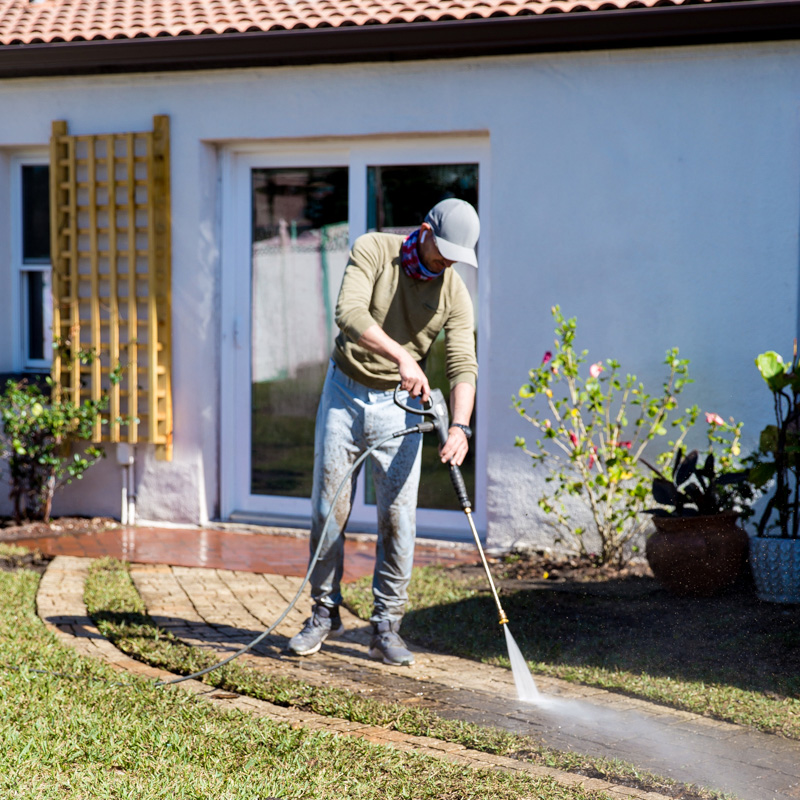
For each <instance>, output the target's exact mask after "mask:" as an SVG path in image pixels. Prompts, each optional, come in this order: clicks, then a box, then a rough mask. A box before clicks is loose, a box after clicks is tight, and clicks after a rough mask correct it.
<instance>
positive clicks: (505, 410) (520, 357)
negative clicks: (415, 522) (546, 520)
mask: <svg viewBox="0 0 800 800" xmlns="http://www.w3.org/2000/svg"><path fill="white" fill-rule="evenodd" d="M799 78H800V48H799V47H798V46H797V45H795V44H792V43H780V44H775V45H771V44H770V45H731V46H719V47H703V48H684V49H676V50H638V51H621V52H613V53H605V52H598V53H585V54H580V53H579V54H555V55H541V56H519V57H512V58H493V59H483V60H477V61H467V60H465V61H442V62H426V63H413V64H387V65H374V64H373V65H367V66H358V65H355V66H347V65H345V66H332V67H313V68H311V67H310V68H296V69H270V70H249V71H245V72H239V73H236V72H214V73H187V74H181V75H167V76H153V75H147V76H135V77H130V76H109V77H91V78H86V79H80V78H64V79H47V80H44V79H41V80H40V79H33V80H14V81H3V82H0V109H2V112H1V113H0V148H2V147H3V146H4V145H10V144H14V145H16V146H22V145H29V144H45V143H46V142H47V140H48V136H49V130H50V121H51V120H53V119H66V120H68V121H69V125H70V130H71V131H72V132H74V133H103V132H111V131H124V130H143V129H146V128H147V127H149V125H150V122H151V118H152V115H153V114H162V113H163V114H169V116H170V120H171V125H172V178H173V187H172V188H173V194H172V219H173V281H174V283H173V286H174V288H173V303H174V309H173V319H174V378H173V379H174V392H175V394H174V403H175V409H174V411H175V413H174V416H175V451H174V461H173V462H172V463H171V464H166V463H157V462H155V461H153V460H152V458H151V457H149V456H148V457H146V458H145V459H144V463H143V464H142V465H141V469H140V475H141V476H142V478H141V480H142V482H141V485H140V488H139V496H140V502H141V511H142V513H143V514H146V516H148V517H149V518H151V519H166V520H172V521H176V522H179V521H188V522H202V521H204V520H205V519H206V518H207V517H208V516H212V517H213V516H214V515H215V514H216V509H217V503H218V489H219V465H218V455H217V454H218V447H219V442H218V427H219V374H220V358H221V356H220V344H219V343H220V336H221V332H220V330H219V274H218V273H219V263H220V259H219V252H220V247H221V246H222V243H221V242H220V241H219V234H218V231H219V227H218V216H219V214H218V197H219V196H218V186H219V183H218V178H219V174H218V167H217V158H216V156H217V152H218V145H221V144H223V143H225V142H230V141H233V140H245V139H250V140H262V139H267V138H289V139H291V138H294V137H309V136H322V137H330V136H344V137H348V136H369V135H381V134H401V135H404V134H408V133H436V132H458V131H487V132H488V133H489V137H490V142H491V167H490V171H491V174H490V176H489V179H490V192H491V194H490V203H489V208H488V211H487V212H486V213H487V214H488V215H490V219H488V220H485V221H486V222H487V223H488V224H490V226H491V231H492V235H491V243H492V250H491V252H490V253H488V254H487V253H484V254H483V263H482V266H481V269H482V270H486V273H485V275H486V276H488V277H484V279H483V280H484V283H483V284H482V287H481V302H482V303H483V304H486V307H485V308H484V309H482V312H483V313H482V322H483V323H484V324H485V326H486V328H487V329H488V332H489V340H490V342H491V345H490V352H485V351H484V352H481V353H480V356H481V361H482V365H481V375H480V382H481V393H482V396H483V400H484V401H485V402H484V405H483V407H482V409H481V415H482V420H483V425H484V426H485V431H484V432H485V434H486V436H485V437H484V443H483V444H484V446H485V447H487V448H488V470H489V483H488V487H487V488H488V501H487V509H488V536H489V542H490V544H492V545H496V546H507V545H509V544H511V543H512V542H513V541H517V540H520V539H524V540H527V541H542V542H544V534H543V531H544V528H543V527H542V526H541V525H540V524H539V522H538V521H537V519H538V518H537V512H536V503H535V498H536V496H537V495H538V481H537V480H536V479H535V475H534V473H533V471H532V470H531V468H530V466H529V464H528V463H527V462H526V459H525V458H524V457H523V456H522V455H521V454H520V453H519V451H516V450H515V449H514V447H513V442H514V436H515V435H516V434H520V435H525V434H526V433H527V432H526V431H525V429H524V427H523V423H522V422H521V420H519V418H518V417H517V415H516V414H515V412H514V411H513V410H512V409H511V395H512V394H513V393H514V392H516V390H517V389H518V387H519V386H520V384H521V383H522V382H523V381H524V379H525V377H526V374H527V369H528V368H529V367H530V366H533V365H534V364H537V363H538V362H539V361H540V359H541V356H542V353H543V352H544V351H545V350H546V349H548V347H549V346H550V344H551V341H552V338H553V337H552V333H553V331H552V323H551V319H550V313H549V309H550V306H551V305H552V304H554V303H560V304H561V306H562V308H563V309H564V312H565V313H566V314H567V315H569V316H572V315H576V316H577V317H578V322H579V337H580V342H579V343H580V344H582V345H583V346H586V347H587V348H589V350H590V355H591V357H592V359H593V360H597V359H600V358H606V357H609V356H613V357H615V358H617V359H618V360H620V361H621V362H622V363H623V367H624V368H625V369H627V370H629V371H632V372H635V373H637V374H638V375H639V376H640V377H641V378H642V379H644V380H645V381H646V382H647V383H648V384H652V383H655V384H656V385H657V384H658V383H660V376H661V369H660V362H661V360H662V358H663V354H664V351H665V349H666V348H667V347H671V346H678V347H680V349H681V353H682V354H683V355H685V356H687V357H689V358H690V359H691V361H692V372H693V375H694V377H695V379H696V381H697V382H696V384H695V385H694V386H693V387H692V389H691V392H690V393H687V400H691V401H697V402H699V403H700V404H701V405H703V406H704V407H705V408H708V409H710V410H715V411H718V412H719V413H721V414H723V415H724V416H729V415H733V416H736V417H739V418H742V419H744V420H745V423H746V428H745V431H746V443H750V444H752V443H753V441H754V439H755V436H756V433H757V431H758V430H759V429H760V426H761V425H762V423H763V422H764V421H765V420H766V418H767V416H768V414H769V403H768V398H767V396H766V394H765V392H764V390H762V388H761V385H760V378H759V377H758V375H757V373H756V372H755V368H754V366H753V358H754V356H755V355H756V354H757V353H758V352H760V351H762V350H765V349H769V348H773V349H779V350H782V351H784V352H788V350H789V348H790V346H791V342H792V338H793V337H794V336H795V335H796V331H797V301H798V282H797V272H798V220H800V209H798V199H800V158H799V156H800V116H799V115H798V99H799V97H798V96H799V95H800V89H798V87H800V80H798V79H799ZM1 166H2V163H1V162H0V167H1ZM0 174H2V173H0ZM2 208H3V206H2V203H0V210H2ZM3 224H4V223H3V222H2V221H0V230H1V229H2V225H3ZM2 275H4V273H3V272H2V265H1V264H0V276H2ZM3 347H4V342H3V341H2V340H0V363H2V362H4V360H5V359H6V354H5V353H3V352H2V349H3ZM111 463H113V459H112V460H111ZM106 472H107V473H110V470H109V471H106ZM113 480H114V481H116V477H115V478H114V479H113ZM111 482H112V479H111V478H110V477H109V474H106V475H104V476H101V475H91V474H90V475H88V476H87V478H86V479H85V480H84V482H83V484H82V485H81V486H80V487H79V490H78V491H76V492H72V494H71V496H70V495H69V494H68V495H65V496H64V498H63V499H62V500H61V501H59V504H58V505H57V509H56V510H57V511H58V510H59V509H61V508H64V509H65V508H67V507H69V508H70V509H72V508H80V509H82V510H83V511H84V513H112V514H117V513H118V510H117V506H118V495H117V494H116V493H115V492H113V491H112V490H111V488H109V487H110V486H111ZM101 484H102V490H99V489H100V486H101ZM0 508H2V507H1V506H0Z"/></svg>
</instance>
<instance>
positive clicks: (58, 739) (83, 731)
mask: <svg viewBox="0 0 800 800" xmlns="http://www.w3.org/2000/svg"><path fill="white" fill-rule="evenodd" d="M38 580H39V576H38V575H37V574H36V573H35V572H33V571H31V570H26V569H22V570H16V571H13V572H0V596H2V597H3V599H4V602H3V604H2V605H1V606H0V663H1V664H2V665H3V667H2V669H1V670H0V674H2V681H1V682H0V752H2V757H0V797H14V798H16V799H17V800H34V798H36V800H56V798H58V800H72V799H74V800H78V799H79V798H80V800H83V799H84V798H88V797H91V798H121V797H135V798H137V800H173V799H177V798H179V799H180V800H201V799H202V800H206V798H210V797H213V798H215V800H234V799H235V800H269V798H278V797H280V798H303V799H304V800H308V799H310V798H321V799H322V800H327V799H328V798H330V800H334V799H335V800H340V799H341V798H342V797H347V798H354V799H355V800H362V799H363V798H390V799H392V800H393V799H394V798H411V797H413V798H430V800H434V799H435V800H456V799H458V800H461V798H476V800H477V798H481V799H483V798H487V799H488V800H512V798H521V797H536V798H540V799H541V800H591V799H592V798H599V797H601V795H597V794H596V793H593V792H587V791H584V790H582V789H579V788H569V789H567V788H564V787H562V786H559V785H558V784H556V783H555V782H553V781H552V780H549V779H538V780H537V779H534V778H531V777H527V776H521V777H520V776H510V775H506V774H503V773H496V772H491V771H488V770H474V769H470V768H465V767H461V766H457V765H453V764H449V763H446V762H443V761H440V760H438V759H432V758H427V757H424V756H421V755H416V754H413V753H402V752H398V751H393V750H390V749H388V748H382V747H379V746H377V745H373V744H370V743H368V742H364V741H362V740H354V739H345V738H343V737H335V736H331V735H327V734H324V733H309V732H307V731H305V730H303V729H297V730H294V729H292V728H291V727H289V726H287V725H281V724H276V723H272V722H270V721H267V720H259V719H255V718H253V717H251V716H249V715H247V714H244V713H239V712H226V711H222V710H219V709H215V708H213V707H212V706H210V705H208V704H207V703H204V702H201V701H198V700H197V699H195V698H194V697H193V696H191V695H189V694H188V693H186V692H184V691H182V690H181V689H179V688H167V689H159V688H156V687H155V686H154V685H153V684H151V683H149V682H147V681H145V680H137V679H134V680H132V682H131V683H130V685H127V686H124V687H121V686H118V685H116V682H118V681H119V675H118V673H116V672H114V671H113V670H111V669H110V668H109V667H107V666H105V665H104V664H102V663H101V662H99V661H95V660H93V659H85V658H82V657H80V656H78V655H77V654H76V653H75V652H73V651H72V650H70V649H68V648H65V647H64V646H62V645H61V644H60V643H59V642H58V640H57V639H56V638H55V637H54V636H52V635H51V634H50V633H49V632H48V631H47V630H46V629H45V628H44V626H43V624H42V623H41V621H40V620H39V619H38V617H37V616H36V613H35V608H34V603H35V593H36V589H37V586H38ZM120 604H121V603H120ZM151 634H153V631H151ZM15 667H16V668H15ZM51 672H58V673H67V674H69V675H71V676H74V677H71V678H67V677H63V676H57V675H53V674H51Z"/></svg>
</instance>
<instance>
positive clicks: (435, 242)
mask: <svg viewBox="0 0 800 800" xmlns="http://www.w3.org/2000/svg"><path fill="white" fill-rule="evenodd" d="M479 233H480V223H479V221H478V215H477V213H476V212H475V209H474V208H473V207H472V206H471V205H470V204H469V203H467V202H465V201H463V200H457V199H454V198H451V199H448V200H443V201H442V202H440V203H438V204H437V205H435V206H434V207H433V208H432V209H431V211H430V212H429V213H428V215H427V216H426V217H425V221H424V222H423V223H422V225H421V226H420V228H419V229H418V230H416V231H414V233H412V234H411V235H410V236H409V237H408V238H405V239H404V238H403V237H402V236H398V235H396V234H389V233H367V234H365V235H364V236H360V237H359V238H358V239H357V240H356V242H355V244H354V245H353V249H352V251H351V253H350V259H349V261H348V264H347V268H346V269H345V273H344V277H343V279H342V286H341V289H340V292H339V299H338V302H337V305H336V324H337V325H338V326H339V328H340V333H339V336H338V337H337V339H336V343H335V345H334V348H333V355H332V359H331V365H330V367H329V369H328V374H327V377H326V379H325V385H324V387H323V390H322V397H321V399H320V404H319V410H318V412H317V423H316V424H317V427H316V436H315V443H314V482H313V490H312V495H311V505H312V522H311V552H312V553H313V552H315V551H316V548H317V545H318V543H319V537H320V535H321V533H322V528H323V525H324V523H325V518H326V517H327V515H328V513H329V511H330V509H331V504H332V502H333V498H334V495H335V494H336V491H337V490H338V488H339V486H340V484H341V481H342V479H343V478H344V476H345V475H346V473H347V471H348V470H349V469H350V468H351V466H352V464H353V462H354V461H355V460H356V458H357V457H358V455H359V454H360V453H362V452H363V451H364V450H365V449H366V448H367V447H369V446H371V445H373V444H375V443H376V442H379V441H380V440H381V439H383V438H385V437H386V436H388V435H389V434H391V433H394V432H395V431H399V430H403V429H404V428H406V427H409V425H413V424H415V423H416V422H417V421H418V418H417V419H415V420H413V421H410V420H407V418H406V412H405V411H403V410H402V409H401V408H399V407H398V406H397V405H396V404H395V403H394V402H393V392H394V389H395V387H396V386H397V384H398V383H399V384H400V385H401V388H402V390H403V395H402V396H403V399H406V398H407V397H408V396H409V395H410V396H411V397H421V398H422V400H423V401H426V400H427V399H428V397H429V395H430V391H431V390H430V385H429V384H428V379H427V377H426V376H425V373H424V371H423V366H422V365H424V363H425V358H426V356H427V354H428V351H429V350H430V347H431V345H432V344H433V342H434V341H435V339H436V337H437V336H438V334H439V333H440V331H442V330H444V332H445V353H446V360H447V377H448V380H449V382H450V390H451V407H452V408H451V412H452V425H451V428H450V431H449V435H448V439H447V442H446V443H445V444H444V445H443V446H442V447H441V448H440V456H441V459H442V462H444V463H449V462H452V463H454V464H456V465H459V466H460V465H461V463H462V462H463V461H464V457H465V456H466V454H467V451H468V449H469V442H468V439H469V437H470V435H471V431H470V429H469V427H468V426H469V421H470V417H471V416H472V409H473V405H474V402H475V382H476V379H477V373H478V365H477V361H476V358H475V337H474V323H473V309H472V300H471V298H470V296H469V292H468V291H467V288H466V286H465V285H464V282H463V281H462V280H461V277H460V276H459V275H458V273H456V272H455V270H452V269H450V267H452V265H453V264H455V263H456V262H459V261H460V262H465V263H467V264H471V265H472V266H475V267H477V266H478V262H477V258H476V256H475V244H476V243H477V241H478V235H479ZM421 451H422V437H421V436H419V435H410V436H404V437H400V438H397V439H390V440H389V441H388V442H386V443H385V444H384V445H382V446H381V447H379V448H378V449H376V450H375V451H374V452H373V453H372V456H371V458H372V462H373V463H372V466H373V479H374V484H375V492H376V504H377V510H378V542H377V549H376V563H375V572H374V576H373V583H372V590H373V596H374V609H373V614H372V617H371V622H372V626H373V638H372V642H371V645H370V651H369V653H370V656H371V657H373V658H380V659H382V660H383V662H384V663H386V664H399V665H411V664H413V663H414V656H413V655H412V654H411V652H410V651H409V650H408V648H407V647H406V646H405V643H404V642H403V640H402V639H401V638H400V635H399V629H400V622H401V620H402V617H403V611H404V608H405V604H406V600H407V598H408V583H409V580H410V578H411V569H412V566H413V559H414V538H415V535H416V504H417V489H418V486H419V475H420V455H421ZM354 487H355V475H354V476H353V477H352V479H351V481H350V482H349V485H347V486H346V488H345V489H344V490H343V491H342V494H341V495H340V499H339V501H338V503H337V508H336V510H335V512H334V520H333V522H331V524H330V525H329V526H328V531H327V533H326V543H325V544H324V545H323V549H322V551H321V553H320V556H319V559H318V561H317V564H316V566H315V567H314V570H313V571H312V574H311V597H312V600H313V603H314V605H313V608H312V614H311V617H310V618H309V619H307V620H306V622H305V625H304V627H303V629H302V630H301V631H300V632H299V633H298V634H296V635H295V636H294V637H292V639H291V640H290V642H289V649H290V650H291V651H293V652H294V653H296V654H297V655H311V654H312V653H316V652H317V651H318V650H319V649H320V647H321V646H322V643H323V642H324V641H325V639H326V638H328V637H331V638H333V637H336V636H339V635H341V634H342V633H343V632H344V627H343V625H342V622H341V619H340V617H339V605H340V603H341V602H342V597H341V594H340V591H339V584H340V581H341V577H342V570H343V563H344V529H345V525H346V524H347V519H348V517H349V515H350V508H351V505H352V491H353V489H354Z"/></svg>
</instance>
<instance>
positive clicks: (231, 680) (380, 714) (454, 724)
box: [85, 559, 718, 800]
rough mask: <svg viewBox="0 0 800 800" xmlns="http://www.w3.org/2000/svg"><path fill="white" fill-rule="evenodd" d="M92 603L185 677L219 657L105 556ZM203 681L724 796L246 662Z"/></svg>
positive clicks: (139, 649)
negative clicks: (145, 599) (164, 624)
mask: <svg viewBox="0 0 800 800" xmlns="http://www.w3.org/2000/svg"><path fill="white" fill-rule="evenodd" d="M85 600H86V605H87V608H88V610H89V612H90V614H91V615H92V617H93V619H94V620H95V622H96V624H97V625H98V627H99V628H100V630H101V631H102V632H103V633H104V635H105V636H107V637H108V638H109V639H110V640H111V641H112V642H113V643H114V644H115V645H116V646H117V647H118V648H119V649H120V650H122V651H123V652H125V653H128V654H129V655H131V656H134V657H136V658H139V659H140V660H143V661H145V662H147V663H149V664H153V665H155V666H159V667H163V668H165V669H168V670H170V671H172V672H175V673H177V674H184V675H186V674H189V673H191V672H195V671H197V670H199V669H202V668H203V667H205V666H209V665H211V664H213V663H214V662H215V661H216V657H215V656H214V655H213V654H211V653H209V652H207V651H203V650H198V649H197V648H194V647H190V646H187V645H185V644H183V643H182V642H180V641H179V640H177V639H175V638H174V637H173V636H172V635H171V634H170V633H169V632H167V631H164V630H159V629H158V628H157V627H156V626H155V625H154V623H153V621H152V620H151V619H150V618H149V616H148V615H147V614H146V611H145V608H144V605H143V603H142V600H141V598H140V597H139V595H138V593H137V591H136V588H135V587H134V585H133V583H132V581H131V579H130V575H129V573H128V569H127V565H125V564H123V563H121V562H119V561H115V560H113V559H103V560H100V561H97V562H95V563H94V564H93V566H92V569H91V571H90V576H89V580H88V581H87V585H86V591H85ZM203 680H205V681H206V682H207V683H209V684H211V685H214V686H217V687H219V688H222V689H227V690H230V691H235V692H238V693H242V694H247V695H249V696H251V697H257V698H259V699H263V700H267V701H269V702H272V703H276V704H279V705H283V706H288V707H294V708H301V709H304V710H307V711H313V712H315V713H317V714H321V715H326V716H335V717H339V718H342V719H347V720H351V721H354V722H361V723H364V724H368V725H374V726H381V727H386V728H388V729H392V730H397V731H400V732H402V733H407V734H411V735H424V736H430V737H434V738H438V739H441V740H444V741H448V742H458V743H460V744H463V745H464V746H466V747H470V748H472V749H475V750H481V751H483V752H487V753H495V754H501V755H508V756H512V757H516V758H521V759H525V760H529V761H532V762H534V763H537V764H541V765H544V766H549V767H553V768H556V769H562V770H565V771H571V772H578V773H580V774H582V775H586V776H589V777H600V778H605V779H608V780H610V781H612V782H617V783H621V784H624V785H629V786H636V787H639V788H642V789H644V790H647V791H656V792H659V793H664V794H675V795H676V796H679V797H681V798H685V800H704V799H705V798H715V797H717V796H718V795H717V794H715V793H713V792H708V791H703V790H696V789H687V788H686V787H683V786H681V785H679V784H676V783H675V782H674V781H669V780H666V779H663V778H659V777H658V776H654V775H649V774H647V773H642V772H641V771H639V770H637V769H636V768H634V767H632V766H630V765H627V764H625V763H623V762H620V761H617V760H611V759H601V758H588V757H584V756H581V755H577V754H575V753H562V752H559V751H556V750H552V749H550V748H547V747H544V746H542V745H540V744H539V743H538V742H536V741H534V740H532V739H530V738H528V737H523V736H518V735H514V734H510V733H506V732H503V731H499V730H496V729H493V728H484V727H481V726H479V725H474V724H470V723H465V722H459V721H453V720H446V719H441V718H439V717H438V716H437V715H436V714H435V713H434V712H433V711H431V710H429V709H424V708H414V707H410V706H406V705H402V704H395V703H387V702H385V701H383V700H378V699H372V698H370V697H369V696H367V695H363V694H356V693H353V692H349V691H346V690H344V689H339V688H334V687H331V686H314V685H311V684H309V683H307V682H305V681H303V680H300V679H290V678H285V677H275V676H271V675H269V674H266V673H263V672H259V671H256V670H254V669H251V668H249V667H247V666H245V665H243V663H242V662H240V661H236V662H232V663H231V664H229V665H226V666H225V667H222V668H221V669H219V670H216V671H214V672H211V673H209V674H208V675H206V676H205V677H204V678H203ZM537 791H538V792H539V794H535V795H533V796H535V797H537V798H539V800H549V799H550V798H563V799H564V800H570V798H573V797H576V798H580V797H583V796H584V795H583V794H581V793H578V794H575V795H573V794H572V791H573V790H567V789H564V788H558V789H557V788H556V787H552V786H547V787H544V786H540V787H539V788H538V789H537ZM414 796H415V797H417V796H422V795H414ZM443 796H444V795H443ZM464 796H465V797H466V796H467V795H464ZM487 796H490V797H491V796H494V795H487ZM498 796H500V795H498Z"/></svg>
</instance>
